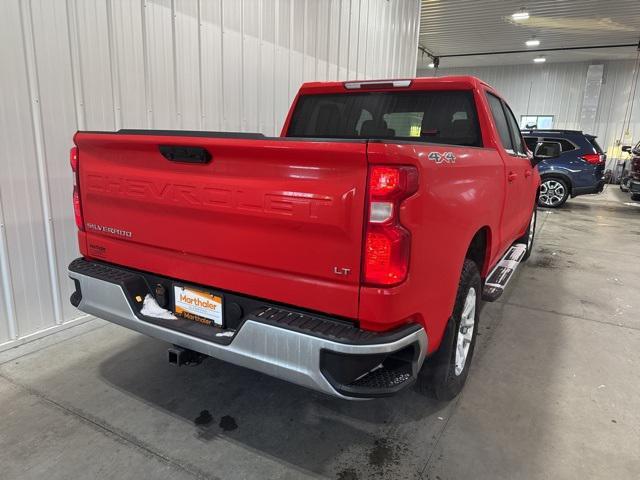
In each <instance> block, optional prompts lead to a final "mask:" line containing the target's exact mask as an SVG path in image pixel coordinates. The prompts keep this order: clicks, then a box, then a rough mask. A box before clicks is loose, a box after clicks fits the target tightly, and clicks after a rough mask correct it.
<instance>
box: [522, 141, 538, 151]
mask: <svg viewBox="0 0 640 480" xmlns="http://www.w3.org/2000/svg"><path fill="white" fill-rule="evenodd" d="M524 143H526V144H527V147H529V150H531V151H532V152H535V151H536V145H537V144H538V137H524Z"/></svg>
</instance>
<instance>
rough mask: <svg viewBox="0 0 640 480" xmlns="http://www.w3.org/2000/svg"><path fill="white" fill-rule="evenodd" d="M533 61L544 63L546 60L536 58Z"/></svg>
mask: <svg viewBox="0 0 640 480" xmlns="http://www.w3.org/2000/svg"><path fill="white" fill-rule="evenodd" d="M533 61H534V62H535V63H544V62H546V61H547V59H546V58H544V57H536V58H534V59H533Z"/></svg>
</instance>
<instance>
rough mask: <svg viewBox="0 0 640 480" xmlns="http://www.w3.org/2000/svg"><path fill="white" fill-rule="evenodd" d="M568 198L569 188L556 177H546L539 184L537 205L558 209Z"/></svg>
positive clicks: (563, 181)
mask: <svg viewBox="0 0 640 480" xmlns="http://www.w3.org/2000/svg"><path fill="white" fill-rule="evenodd" d="M567 198H569V186H568V185H567V182H566V181H565V180H562V179H560V178H557V177H546V178H543V179H542V183H540V197H538V205H540V206H541V207H546V208H558V207H560V206H561V205H563V204H564V202H566V201H567Z"/></svg>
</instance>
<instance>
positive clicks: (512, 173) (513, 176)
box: [507, 172, 518, 182]
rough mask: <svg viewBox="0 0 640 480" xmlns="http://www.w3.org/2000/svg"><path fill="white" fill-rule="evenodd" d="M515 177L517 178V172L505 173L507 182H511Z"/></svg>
mask: <svg viewBox="0 0 640 480" xmlns="http://www.w3.org/2000/svg"><path fill="white" fill-rule="evenodd" d="M516 178H518V174H517V173H515V172H509V175H507V180H509V182H513V181H514V180H515V179H516Z"/></svg>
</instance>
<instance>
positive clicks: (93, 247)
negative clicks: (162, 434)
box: [75, 132, 367, 318]
mask: <svg viewBox="0 0 640 480" xmlns="http://www.w3.org/2000/svg"><path fill="white" fill-rule="evenodd" d="M75 143H76V145H77V146H78V148H79V172H80V177H79V178H80V184H79V187H80V196H81V204H82V212H83V216H84V223H85V232H84V233H81V234H80V239H81V249H84V251H83V252H82V253H83V254H84V255H85V256H88V257H93V258H97V259H101V260H104V261H107V262H111V263H114V264H118V265H123V266H127V267H131V268H135V269H140V270H144V271H148V272H153V273H156V274H159V275H166V276H169V277H172V278H176V279H179V280H182V281H187V282H192V283H196V284H202V285H208V286H215V287H216V288H218V289H221V290H229V291H234V292H239V293H244V294H247V295H251V296H255V297H259V298H267V299H270V300H273V301H277V302H282V303H287V304H292V305H298V306H304V307H306V308H309V309H313V310H318V311H322V312H327V313H331V314H335V315H342V316H346V317H352V318H355V317H357V314H358V289H359V277H360V256H361V251H362V230H363V216H364V194H365V184H366V176H367V159H366V143H364V142H357V141H356V142H344V141H343V142H336V141H312V140H307V141H304V140H300V141H298V140H296V141H291V140H285V139H278V138H275V139H268V138H255V139H254V138H244V137H233V136H185V135H163V134H143V133H141V134H128V133H127V134H124V133H100V132H96V133H94V132H78V133H77V134H76V136H75ZM161 146H162V147H169V148H167V149H165V150H164V152H165V155H163V153H161V151H160V147H161ZM184 147H196V148H197V149H201V150H200V151H206V152H208V153H209V154H210V156H211V158H210V160H209V161H208V162H206V163H189V162H185V161H180V160H182V159H181V158H178V159H177V160H178V161H176V158H175V157H180V156H181V155H184V153H185V149H184ZM167 152H169V154H168V155H167ZM188 153H189V151H187V154H188ZM174 154H175V155H174ZM171 156H174V159H173V160H172V159H170V157H171ZM167 157H169V158H167ZM346 272H348V273H346Z"/></svg>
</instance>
